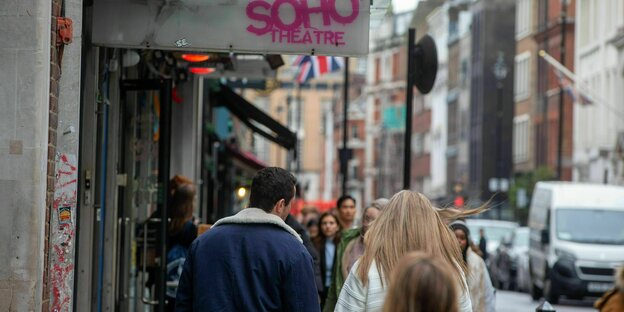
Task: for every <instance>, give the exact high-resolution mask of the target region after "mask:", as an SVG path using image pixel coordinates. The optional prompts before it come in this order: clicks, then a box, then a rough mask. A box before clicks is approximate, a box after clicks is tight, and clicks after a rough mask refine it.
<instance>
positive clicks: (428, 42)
mask: <svg viewBox="0 0 624 312" xmlns="http://www.w3.org/2000/svg"><path fill="white" fill-rule="evenodd" d="M414 50H415V51H414V56H413V57H414V68H413V69H412V70H413V71H412V72H413V73H414V85H415V86H416V88H418V91H420V93H422V94H427V93H429V92H431V89H433V84H434V83H435V79H436V75H437V74H438V49H437V48H436V44H435V41H434V40H433V38H431V36H429V35H425V36H424V37H422V39H420V41H418V43H417V44H416V46H415V47H414Z"/></svg>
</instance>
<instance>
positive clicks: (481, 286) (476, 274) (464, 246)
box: [449, 220, 496, 312]
mask: <svg viewBox="0 0 624 312" xmlns="http://www.w3.org/2000/svg"><path fill="white" fill-rule="evenodd" d="M449 227H450V228H451V230H453V232H454V233H455V237H457V241H458V242H459V247H460V249H461V253H462V259H463V261H464V264H465V265H466V266H467V267H468V272H470V274H468V276H467V277H466V282H467V283H468V289H469V290H470V301H471V302H472V310H473V311H487V312H490V311H495V310H496V307H495V306H496V304H495V290H494V286H492V281H491V280H490V274H489V273H488V270H487V267H486V266H485V261H483V259H482V258H481V257H479V256H478V255H477V253H476V252H475V250H478V248H477V247H476V246H474V244H473V243H472V238H471V237H470V230H469V229H468V225H466V222H464V221H463V220H456V221H453V222H451V224H449Z"/></svg>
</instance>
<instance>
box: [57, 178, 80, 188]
mask: <svg viewBox="0 0 624 312" xmlns="http://www.w3.org/2000/svg"><path fill="white" fill-rule="evenodd" d="M77 181H78V180H77V179H73V180H71V181H69V182H67V183H63V184H61V187H66V186H68V185H71V184H74V183H76V182H77Z"/></svg>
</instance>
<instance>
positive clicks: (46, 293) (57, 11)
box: [41, 0, 62, 312]
mask: <svg viewBox="0 0 624 312" xmlns="http://www.w3.org/2000/svg"><path fill="white" fill-rule="evenodd" d="M61 5H62V2H61V0H52V23H51V24H52V25H51V27H50V107H49V125H48V166H47V173H46V177H47V183H46V184H47V188H46V207H45V209H46V216H45V233H46V236H45V240H44V246H43V248H44V249H43V250H44V265H43V268H44V271H43V287H42V292H43V293H42V304H41V310H42V311H46V312H47V311H49V310H50V309H49V304H50V287H49V286H50V285H49V280H50V279H49V263H48V260H49V250H50V249H49V246H50V242H49V240H48V239H49V233H50V214H51V211H52V206H53V201H54V182H55V155H56V138H57V128H58V97H59V81H60V79H61V66H60V63H61V60H60V56H61V55H62V47H61V48H58V47H57V45H56V17H57V16H61Z"/></svg>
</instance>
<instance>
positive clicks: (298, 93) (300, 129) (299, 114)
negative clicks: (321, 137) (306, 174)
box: [295, 83, 303, 179]
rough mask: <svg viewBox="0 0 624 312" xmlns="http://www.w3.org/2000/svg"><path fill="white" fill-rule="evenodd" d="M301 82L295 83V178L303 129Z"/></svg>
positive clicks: (299, 173) (298, 170)
mask: <svg viewBox="0 0 624 312" xmlns="http://www.w3.org/2000/svg"><path fill="white" fill-rule="evenodd" d="M301 109H302V105H301V84H300V83H298V84H297V132H296V133H297V144H296V145H295V162H296V163H295V170H296V173H297V179H301V157H302V156H303V155H302V154H301V152H302V148H301V131H303V127H302V126H301Z"/></svg>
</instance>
